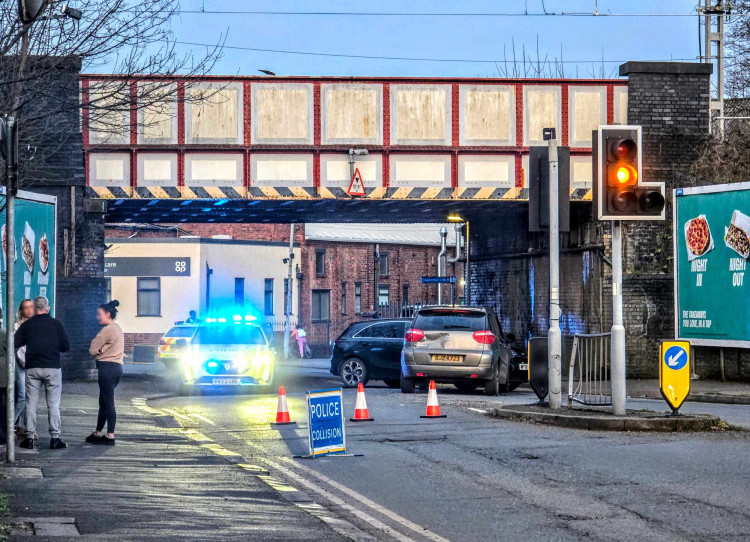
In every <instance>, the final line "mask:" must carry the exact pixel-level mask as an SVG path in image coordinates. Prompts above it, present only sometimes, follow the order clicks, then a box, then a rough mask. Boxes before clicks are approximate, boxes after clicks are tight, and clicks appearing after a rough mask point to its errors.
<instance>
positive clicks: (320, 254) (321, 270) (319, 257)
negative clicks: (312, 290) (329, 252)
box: [315, 250, 326, 277]
mask: <svg viewBox="0 0 750 542" xmlns="http://www.w3.org/2000/svg"><path fill="white" fill-rule="evenodd" d="M315 274H316V275H317V276H319V277H322V276H324V275H325V274H326V251H325V250H316V251H315Z"/></svg>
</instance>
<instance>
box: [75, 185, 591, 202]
mask: <svg viewBox="0 0 750 542" xmlns="http://www.w3.org/2000/svg"><path fill="white" fill-rule="evenodd" d="M89 196H90V197H92V198H99V199H185V200H193V199H208V200H221V199H252V200H255V199H260V200H262V199H292V200H295V199H296V200H311V199H315V200H326V199H337V200H341V199H393V200H411V199H418V200H516V201H525V200H528V199H529V190H528V189H527V188H490V187H488V188H440V187H432V188H420V187H400V188H395V187H391V188H382V187H379V188H370V189H366V195H365V196H362V197H357V196H350V195H349V194H347V193H346V191H345V190H344V189H343V188H326V187H320V188H318V189H316V188H313V187H300V186H292V187H288V186H275V187H270V186H251V187H249V188H246V187H244V186H230V187H218V186H191V187H187V186H181V187H175V186H165V187H161V186H139V187H136V188H133V187H129V186H128V187H120V186H112V187H104V186H90V187H89ZM570 199H571V200H573V201H591V189H590V188H574V189H572V190H571V191H570Z"/></svg>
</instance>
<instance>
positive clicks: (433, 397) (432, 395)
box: [420, 380, 446, 418]
mask: <svg viewBox="0 0 750 542" xmlns="http://www.w3.org/2000/svg"><path fill="white" fill-rule="evenodd" d="M445 417H446V415H445V414H440V405H439V404H438V398H437V388H436V387H435V381H434V380H430V391H429V392H427V412H426V413H425V415H424V416H420V418H445Z"/></svg>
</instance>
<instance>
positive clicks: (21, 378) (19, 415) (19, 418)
mask: <svg viewBox="0 0 750 542" xmlns="http://www.w3.org/2000/svg"><path fill="white" fill-rule="evenodd" d="M16 392H17V395H16V421H15V425H16V427H24V426H25V425H26V371H25V370H24V369H23V367H21V366H20V365H19V364H18V363H16Z"/></svg>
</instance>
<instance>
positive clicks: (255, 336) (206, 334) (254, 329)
mask: <svg viewBox="0 0 750 542" xmlns="http://www.w3.org/2000/svg"><path fill="white" fill-rule="evenodd" d="M193 343H195V344H266V338H265V337H264V336H263V332H262V331H261V330H260V328H259V327H258V326H248V325H242V324H236V325H226V326H207V327H202V328H200V329H199V330H198V334H197V335H196V336H195V339H193Z"/></svg>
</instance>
